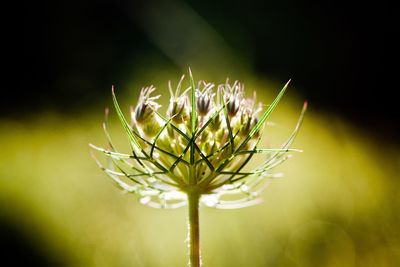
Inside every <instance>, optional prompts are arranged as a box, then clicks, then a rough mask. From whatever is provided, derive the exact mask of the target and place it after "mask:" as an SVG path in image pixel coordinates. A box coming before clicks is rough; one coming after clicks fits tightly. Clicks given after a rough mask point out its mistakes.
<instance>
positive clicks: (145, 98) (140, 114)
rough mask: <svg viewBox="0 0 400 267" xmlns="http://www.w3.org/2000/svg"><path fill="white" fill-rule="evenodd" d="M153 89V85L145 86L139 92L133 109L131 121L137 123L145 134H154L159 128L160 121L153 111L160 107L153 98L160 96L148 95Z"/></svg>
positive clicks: (150, 135)
mask: <svg viewBox="0 0 400 267" xmlns="http://www.w3.org/2000/svg"><path fill="white" fill-rule="evenodd" d="M154 90H155V88H154V87H153V86H151V87H145V88H143V89H142V91H141V92H140V97H139V101H138V104H137V106H136V108H135V109H134V111H133V114H132V117H133V121H134V122H135V123H136V124H137V126H138V128H140V129H141V130H142V131H143V133H144V134H145V135H146V136H149V137H153V136H155V135H156V134H157V133H158V131H159V129H160V128H161V126H160V122H159V120H158V118H157V117H156V114H155V111H156V110H157V109H158V108H159V107H161V106H160V105H159V104H158V103H157V102H155V101H154V100H156V99H158V98H159V97H160V96H159V95H158V96H154V97H150V94H151V93H152V92H153V91H154Z"/></svg>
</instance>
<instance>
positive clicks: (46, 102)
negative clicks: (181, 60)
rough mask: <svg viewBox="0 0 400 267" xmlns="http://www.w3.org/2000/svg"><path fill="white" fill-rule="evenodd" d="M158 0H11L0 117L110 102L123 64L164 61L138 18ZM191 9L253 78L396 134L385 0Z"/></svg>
mask: <svg viewBox="0 0 400 267" xmlns="http://www.w3.org/2000/svg"><path fill="white" fill-rule="evenodd" d="M158 2H160V1H155V2H153V1H152V2H151V3H150V2H148V1H126V0H121V1H111V0H103V1H94V0H89V1H77V0H69V1H63V0H62V1H48V2H45V1H17V2H14V3H13V4H12V7H11V8H9V9H6V12H7V10H9V11H10V12H7V13H9V15H10V16H9V18H8V19H6V20H7V22H6V28H8V30H7V31H6V32H7V35H8V36H7V37H6V38H5V40H7V41H6V43H7V44H8V45H9V46H10V47H9V49H10V50H9V51H6V57H8V58H9V60H6V63H7V64H6V68H7V70H8V71H11V76H8V77H6V78H7V79H6V82H5V85H3V89H4V90H6V91H7V94H6V95H7V97H2V98H1V101H2V103H1V105H0V107H1V114H2V116H12V117H20V116H21V115H24V114H32V113H34V112H37V111H38V110H39V111H40V110H47V109H51V110H56V111H59V112H66V113H70V114H71V113H74V112H79V111H81V109H82V108H84V107H87V106H90V105H94V104H95V103H96V102H97V103H98V102H99V101H105V100H104V98H105V97H109V95H108V94H107V93H105V92H107V90H108V89H109V87H110V85H111V84H113V83H115V82H118V81H121V80H123V79H124V77H125V76H126V75H127V73H124V70H126V69H127V67H129V66H130V65H132V64H135V62H140V58H145V57H148V56H152V55H157V56H158V57H160V58H164V56H163V54H162V52H161V51H160V50H158V48H156V47H155V46H154V45H153V44H152V42H151V41H149V40H148V38H147V37H146V34H145V33H144V32H143V30H142V28H141V27H140V26H139V25H138V21H137V20H136V19H135V18H136V17H138V16H140V15H141V12H142V10H143V8H152V6H153V5H155V6H156V5H157V3H158ZM166 3H168V2H166ZM188 5H190V6H191V7H192V8H193V10H194V11H196V12H197V13H198V14H199V15H200V16H201V17H203V19H204V20H205V21H207V22H208V23H209V24H210V25H211V27H213V28H214V29H215V31H216V32H217V33H218V34H219V35H220V36H222V37H223V38H224V39H225V41H226V42H227V44H228V45H229V46H231V47H232V48H233V49H234V50H235V51H236V52H237V53H238V55H240V56H242V57H243V58H244V59H246V60H248V61H249V62H250V66H251V67H252V68H253V70H254V71H255V72H256V74H257V75H260V76H263V75H264V76H266V77H268V78H274V79H276V80H278V81H282V82H283V81H284V80H286V79H287V78H288V77H291V78H293V79H294V83H293V84H294V85H295V86H296V88H297V89H298V90H300V93H302V94H303V96H304V97H305V98H307V99H309V100H310V102H311V103H312V106H313V107H314V108H317V109H319V110H325V111H328V112H333V113H339V114H341V115H342V116H343V117H346V118H349V119H351V120H353V121H354V122H356V123H357V124H359V125H364V127H366V129H367V130H373V132H385V134H386V135H390V132H391V133H392V134H393V136H394V133H395V131H397V130H398V126H397V125H398V123H396V120H397V112H396V98H395V97H394V96H395V91H396V90H395V89H396V82H395V78H396V75H395V70H396V65H397V57H396V55H395V52H397V51H396V50H397V49H396V48H395V45H394V42H393V41H394V38H395V35H396V31H397V30H396V26H395V14H394V8H393V7H392V6H391V5H390V4H389V2H387V1H359V2H358V1H316V2H312V1H294V0H280V1H189V2H188ZM165 60H166V62H168V59H167V58H165ZM170 64H171V65H174V62H170ZM177 70H179V69H177ZM177 72H179V71H177ZM3 96H4V95H3ZM377 129H379V130H377Z"/></svg>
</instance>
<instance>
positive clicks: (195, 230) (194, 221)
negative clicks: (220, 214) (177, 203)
mask: <svg viewBox="0 0 400 267" xmlns="http://www.w3.org/2000/svg"><path fill="white" fill-rule="evenodd" d="M187 198H188V246H189V266H190V267H200V266H201V255H200V220H199V200H200V194H199V193H198V192H196V191H189V192H187Z"/></svg>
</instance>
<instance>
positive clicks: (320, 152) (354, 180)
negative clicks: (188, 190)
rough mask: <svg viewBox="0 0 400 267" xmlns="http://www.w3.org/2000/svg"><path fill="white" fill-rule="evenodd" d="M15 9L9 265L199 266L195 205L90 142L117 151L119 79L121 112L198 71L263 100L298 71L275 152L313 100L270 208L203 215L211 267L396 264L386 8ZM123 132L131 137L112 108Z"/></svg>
mask: <svg viewBox="0 0 400 267" xmlns="http://www.w3.org/2000/svg"><path fill="white" fill-rule="evenodd" d="M12 11H15V12H16V13H15V14H16V15H17V16H16V17H14V20H12V23H11V24H12V26H13V27H11V29H10V34H11V37H12V38H11V39H13V40H14V41H15V45H14V44H12V46H14V50H12V51H14V52H13V53H10V57H11V58H10V61H9V63H10V64H8V66H10V67H9V69H10V70H11V71H12V74H11V75H12V76H10V77H9V79H7V81H6V83H5V85H4V86H3V88H4V89H5V90H4V94H3V96H2V98H1V116H0V147H1V150H0V246H1V247H0V251H1V253H2V254H3V255H2V264H1V265H2V266H19V265H22V264H25V265H27V266H139V267H140V266H146V267H147V266H186V262H187V258H186V256H187V251H186V249H187V248H186V244H185V239H186V228H187V226H186V217H185V216H186V210H185V209H184V208H182V209H178V210H156V209H150V208H147V207H144V206H141V205H140V204H139V203H138V202H137V200H136V198H135V196H132V195H129V194H123V193H122V192H121V191H119V190H118V189H117V188H116V187H113V186H112V183H111V181H110V180H109V179H108V178H107V177H106V176H105V174H104V173H102V172H101V171H100V170H99V169H98V168H97V166H96V164H95V163H94V162H93V160H92V159H91V158H90V156H89V148H88V143H89V142H90V143H95V144H98V145H103V144H105V137H104V136H103V132H102V128H101V122H102V120H103V110H104V106H110V105H111V94H110V87H111V85H112V84H115V85H116V87H117V94H118V96H119V99H120V101H121V104H122V106H123V109H124V110H125V111H126V112H128V108H129V105H135V104H136V99H137V96H138V92H139V90H140V88H141V87H143V86H147V85H150V84H154V85H155V86H156V87H157V89H158V92H159V93H160V94H162V96H163V97H164V100H163V102H164V105H163V107H164V108H165V106H166V103H167V101H168V91H167V82H168V80H172V81H174V82H176V81H177V80H178V79H179V78H180V75H181V74H182V73H185V72H187V67H188V66H190V67H191V68H192V70H193V72H194V76H195V79H204V80H207V81H214V82H215V83H222V82H224V81H225V79H226V77H229V78H230V79H231V80H236V79H238V80H240V81H242V82H244V83H245V86H246V88H247V94H248V95H251V94H252V91H253V90H256V91H257V95H258V97H259V99H260V100H261V101H263V102H264V103H269V102H270V101H271V100H272V99H273V97H274V96H275V95H276V94H277V92H278V91H279V89H280V88H281V87H282V85H283V84H284V83H285V82H286V81H287V80H288V79H289V78H292V79H293V81H292V84H291V86H290V89H289V90H288V92H287V94H286V96H285V97H284V99H283V101H282V102H281V104H280V105H279V106H278V108H277V110H276V111H275V112H274V114H273V115H272V116H271V119H270V121H271V122H273V123H274V124H275V126H273V127H267V129H266V130H265V133H264V139H263V144H264V145H266V146H275V147H277V146H279V145H280V144H282V143H283V142H284V141H285V137H287V136H289V134H290V132H291V130H292V129H293V127H294V125H295V123H296V120H297V117H298V115H299V112H300V109H301V106H302V102H303V101H304V99H308V100H309V101H310V109H309V111H308V112H307V114H306V118H305V122H304V125H303V128H302V130H301V131H300V134H299V136H298V138H297V140H296V141H295V143H294V147H296V148H301V149H303V150H304V152H303V153H298V154H295V155H294V157H293V158H292V159H290V160H289V161H287V162H286V163H285V164H284V165H282V166H280V167H279V168H278V170H277V171H282V172H284V173H285V176H284V178H282V179H277V180H274V181H272V183H271V184H270V187H269V188H268V189H267V190H266V191H265V193H264V195H263V197H264V202H263V203H262V204H260V205H257V206H254V207H250V208H246V209H239V210H214V209H209V208H205V207H202V208H201V236H202V252H203V262H204V266H221V267H222V266H282V267H284V266H296V267H297V266H299V267H300V266H341V267H345V266H363V267H364V266H366V267H369V266H371V267H375V266H397V265H398V264H399V263H400V230H399V229H400V213H399V210H400V190H399V188H400V187H399V186H400V182H399V175H398V173H399V171H400V152H399V151H400V150H399V146H398V139H397V133H398V131H397V130H398V121H397V120H398V118H397V113H396V111H395V107H396V105H395V98H394V97H393V96H394V92H393V90H392V89H391V86H390V81H389V78H390V79H393V77H394V76H391V74H392V73H394V70H393V69H391V68H390V67H389V66H388V64H386V63H387V62H389V61H391V58H388V57H387V55H388V54H390V52H389V51H390V43H391V42H390V41H389V39H388V38H389V37H388V35H389V33H390V32H391V31H392V29H393V28H391V26H390V25H391V21H390V20H391V17H390V16H386V15H387V14H390V12H391V11H390V8H389V7H388V6H387V5H385V2H382V4H380V5H377V6H376V5H370V6H368V5H366V4H365V3H364V4H359V3H357V2H350V3H347V2H346V3H341V2H340V1H339V2H335V3H330V2H328V3H325V4H321V3H320V4H314V3H311V2H307V1H300V2H298V1H280V2H268V1H267V2H264V1H260V2H249V3H242V2H231V1H230V2H224V1H220V2H218V3H214V2H211V1H210V2H207V1H202V2H195V1H188V2H184V1H155V2H153V3H151V4H150V3H147V2H145V1H134V2H131V1H116V2H114V1H86V2H81V1H59V2H57V3H53V2H48V3H47V2H35V3H31V2H26V3H25V2H19V3H18V4H15V6H14V7H13V8H12ZM381 16H382V17H381ZM382 18H384V19H382ZM383 89H385V90H383ZM111 131H112V134H113V136H115V138H116V139H117V140H118V142H120V143H124V135H123V133H122V129H121V127H120V126H119V124H118V122H117V120H116V116H115V114H114V113H112V115H111ZM3 263H4V264H3Z"/></svg>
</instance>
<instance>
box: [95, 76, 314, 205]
mask: <svg viewBox="0 0 400 267" xmlns="http://www.w3.org/2000/svg"><path fill="white" fill-rule="evenodd" d="M189 78H190V79H189V86H188V87H187V88H186V89H185V88H183V82H184V76H182V78H181V79H180V81H179V82H178V84H177V86H176V89H175V90H173V88H172V84H171V82H170V83H169V84H168V86H169V91H170V95H171V96H170V102H169V106H168V108H167V112H166V115H162V114H161V113H160V112H159V108H160V105H159V104H158V103H157V102H156V100H157V99H158V98H159V97H160V96H159V95H158V96H152V93H153V92H154V90H155V88H154V87H152V86H151V87H146V88H143V89H142V91H141V93H140V97H139V100H138V103H137V105H136V106H135V107H134V108H132V109H131V122H128V121H127V120H126V119H125V117H124V115H123V113H122V111H121V109H120V107H119V104H118V102H117V100H116V97H115V94H114V90H113V100H114V105H115V108H116V111H117V114H118V117H119V119H120V121H121V123H122V124H123V127H124V129H125V131H126V133H127V136H128V138H129V141H130V143H131V151H132V153H131V154H124V153H120V152H118V151H117V150H116V148H115V146H114V145H113V143H112V140H111V138H110V134H109V132H108V126H107V123H105V124H104V125H105V126H104V129H105V132H106V136H107V138H108V141H109V148H107V149H105V148H100V147H97V146H94V145H91V146H92V147H93V148H95V149H96V150H98V151H101V152H102V153H104V154H105V155H106V156H107V158H108V166H107V167H104V166H105V165H104V164H102V163H101V162H100V161H99V160H97V159H96V161H97V163H98V164H99V166H100V167H101V168H102V169H103V170H104V171H105V172H106V173H107V174H108V175H109V176H110V177H111V178H112V179H113V180H114V181H115V182H116V183H117V184H118V185H119V186H120V187H122V188H123V189H124V190H126V191H129V192H133V193H136V194H138V195H139V196H140V202H141V203H143V204H146V205H149V206H152V207H160V208H175V207H181V206H184V205H186V203H187V197H186V193H187V192H188V191H189V190H190V191H193V190H194V191H196V192H198V193H199V194H200V195H201V196H202V197H201V202H202V203H203V204H205V205H207V206H211V207H217V208H238V207H244V206H248V205H251V204H254V203H258V201H259V195H260V192H261V191H262V190H263V189H264V188H265V186H266V184H268V180H269V178H271V177H276V174H274V173H272V171H271V169H272V168H273V167H275V166H277V165H278V164H280V163H282V162H283V161H285V160H286V159H287V158H288V155H289V154H288V152H291V151H298V150H295V149H290V148H289V147H290V145H291V144H292V142H293V140H294V138H295V136H296V134H297V132H298V130H299V127H300V124H301V121H302V118H303V115H304V112H305V109H306V104H305V105H304V107H303V111H302V113H301V115H300V119H299V122H298V124H297V127H296V129H295V130H294V132H293V134H292V135H291V136H290V137H289V139H288V140H287V142H286V143H285V144H284V145H283V146H282V147H280V148H278V149H259V148H258V147H257V145H258V143H259V141H260V138H261V131H262V129H263V126H264V124H265V123H266V120H267V118H268V116H269V115H270V114H271V112H272V111H273V110H274V109H275V107H276V105H277V104H278V102H279V101H280V99H281V98H282V96H283V94H284V92H285V90H286V87H287V85H288V84H286V85H285V86H284V88H283V89H282V90H281V92H280V93H279V94H278V96H277V97H276V99H275V100H274V101H273V102H272V103H271V104H270V105H269V106H268V107H267V108H266V110H265V111H264V112H262V105H261V104H257V103H256V96H255V94H254V95H253V97H252V98H246V97H245V92H244V86H243V84H241V83H239V82H234V83H233V84H230V83H229V81H228V80H227V81H226V83H223V84H220V85H218V86H215V85H214V84H213V83H207V82H204V81H200V82H199V83H197V84H195V82H194V80H193V77H192V75H191V73H190V77H189ZM255 154H263V155H266V156H267V157H266V160H265V159H264V160H263V162H261V163H260V164H259V167H257V168H256V169H253V170H249V171H245V167H246V165H247V164H248V163H249V162H250V160H251V159H252V157H253V156H254V155H255ZM235 197H236V198H235Z"/></svg>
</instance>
